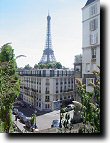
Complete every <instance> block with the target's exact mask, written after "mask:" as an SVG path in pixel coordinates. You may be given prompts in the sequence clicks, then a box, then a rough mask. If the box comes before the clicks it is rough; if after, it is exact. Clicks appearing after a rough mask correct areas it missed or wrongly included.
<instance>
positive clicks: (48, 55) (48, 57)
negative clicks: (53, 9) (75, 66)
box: [39, 14, 56, 64]
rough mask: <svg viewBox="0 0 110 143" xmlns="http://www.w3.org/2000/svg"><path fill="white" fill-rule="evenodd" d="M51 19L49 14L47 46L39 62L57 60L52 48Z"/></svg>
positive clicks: (44, 62)
mask: <svg viewBox="0 0 110 143" xmlns="http://www.w3.org/2000/svg"><path fill="white" fill-rule="evenodd" d="M50 21H51V17H50V15H49V14H48V16H47V34H46V44H45V48H44V50H43V55H42V58H41V60H40V62H39V64H48V63H53V62H56V59H55V56H54V51H53V49H52V40H51V30H50Z"/></svg>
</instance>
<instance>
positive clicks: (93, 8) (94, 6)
mask: <svg viewBox="0 0 110 143" xmlns="http://www.w3.org/2000/svg"><path fill="white" fill-rule="evenodd" d="M95 14H97V4H95V5H93V6H91V7H90V16H94V15H95Z"/></svg>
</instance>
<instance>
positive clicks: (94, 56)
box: [91, 47, 96, 59]
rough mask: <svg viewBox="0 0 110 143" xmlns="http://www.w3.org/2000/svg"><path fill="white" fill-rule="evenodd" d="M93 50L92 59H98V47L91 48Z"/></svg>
mask: <svg viewBox="0 0 110 143" xmlns="http://www.w3.org/2000/svg"><path fill="white" fill-rule="evenodd" d="M91 52H92V59H96V47H94V48H92V49H91Z"/></svg>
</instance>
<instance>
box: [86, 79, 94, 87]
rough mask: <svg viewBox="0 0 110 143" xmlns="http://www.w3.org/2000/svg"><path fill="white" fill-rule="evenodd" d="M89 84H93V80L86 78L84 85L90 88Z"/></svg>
mask: <svg viewBox="0 0 110 143" xmlns="http://www.w3.org/2000/svg"><path fill="white" fill-rule="evenodd" d="M91 83H94V78H86V85H87V86H91Z"/></svg>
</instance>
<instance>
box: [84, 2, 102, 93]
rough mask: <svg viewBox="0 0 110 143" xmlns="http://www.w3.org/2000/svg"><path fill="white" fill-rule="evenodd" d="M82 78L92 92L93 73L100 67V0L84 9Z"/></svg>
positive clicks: (87, 89) (87, 88)
mask: <svg viewBox="0 0 110 143" xmlns="http://www.w3.org/2000/svg"><path fill="white" fill-rule="evenodd" d="M82 30H83V32H82V38H83V39H82V50H83V53H82V78H83V82H84V83H85V84H86V91H88V92H92V91H93V87H92V86H90V84H89V83H90V82H92V83H95V77H94V75H93V71H99V69H98V67H97V66H100V0H88V1H87V3H86V4H85V6H84V7H83V8H82Z"/></svg>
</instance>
